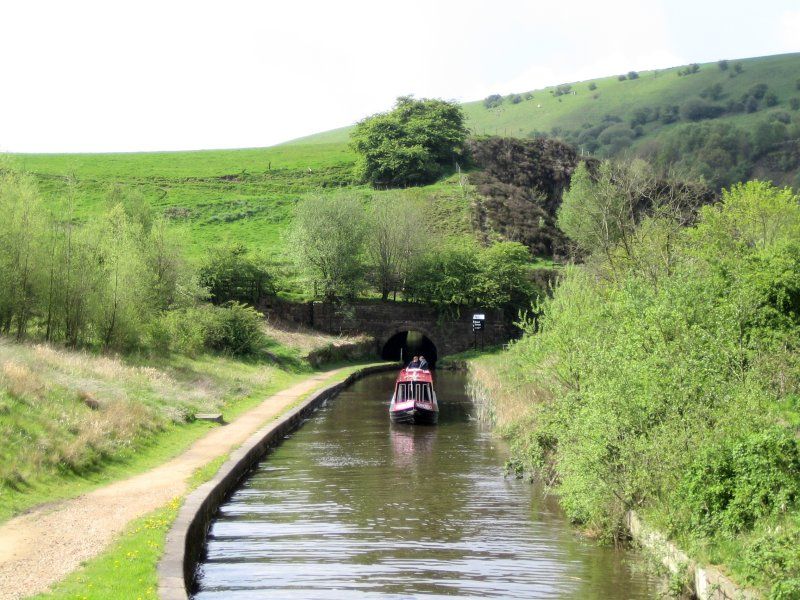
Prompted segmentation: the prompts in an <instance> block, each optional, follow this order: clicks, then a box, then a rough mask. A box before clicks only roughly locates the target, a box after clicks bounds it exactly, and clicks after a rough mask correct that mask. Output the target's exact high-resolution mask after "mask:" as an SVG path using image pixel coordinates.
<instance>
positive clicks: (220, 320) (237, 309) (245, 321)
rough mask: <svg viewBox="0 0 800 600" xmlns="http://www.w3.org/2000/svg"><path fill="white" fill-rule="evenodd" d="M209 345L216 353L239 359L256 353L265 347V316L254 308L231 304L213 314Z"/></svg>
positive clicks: (208, 328)
mask: <svg viewBox="0 0 800 600" xmlns="http://www.w3.org/2000/svg"><path fill="white" fill-rule="evenodd" d="M209 316H210V319H208V321H207V322H206V324H205V332H204V335H205V344H206V346H208V347H209V348H211V349H212V350H216V351H218V352H226V353H229V354H233V355H235V356H243V355H248V354H255V353H257V352H258V351H259V350H261V349H262V348H263V346H264V342H265V338H264V332H263V331H262V330H261V323H262V317H263V315H261V313H259V312H257V311H256V310H255V309H254V308H253V307H251V306H246V305H244V304H240V303H239V302H229V303H227V304H225V305H224V306H222V307H219V308H216V309H213V310H211V311H209Z"/></svg>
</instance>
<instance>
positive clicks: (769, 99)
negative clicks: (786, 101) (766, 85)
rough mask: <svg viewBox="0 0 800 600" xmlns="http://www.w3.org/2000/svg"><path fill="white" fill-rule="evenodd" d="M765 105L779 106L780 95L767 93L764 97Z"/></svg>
mask: <svg viewBox="0 0 800 600" xmlns="http://www.w3.org/2000/svg"><path fill="white" fill-rule="evenodd" d="M764 104H766V105H767V106H770V107H772V106H775V105H776V104H778V95H777V94H776V93H775V92H767V94H766V95H765V96H764Z"/></svg>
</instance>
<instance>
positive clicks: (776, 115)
mask: <svg viewBox="0 0 800 600" xmlns="http://www.w3.org/2000/svg"><path fill="white" fill-rule="evenodd" d="M767 121H770V122H772V121H777V122H778V123H783V124H784V125H788V124H789V123H791V122H792V115H790V114H789V113H788V112H786V111H785V110H776V111H773V112H771V113H769V115H767Z"/></svg>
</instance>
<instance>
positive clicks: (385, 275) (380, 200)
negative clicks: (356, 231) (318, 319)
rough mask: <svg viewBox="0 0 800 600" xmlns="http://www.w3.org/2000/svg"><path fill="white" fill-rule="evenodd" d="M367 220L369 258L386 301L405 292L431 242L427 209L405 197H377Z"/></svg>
mask: <svg viewBox="0 0 800 600" xmlns="http://www.w3.org/2000/svg"><path fill="white" fill-rule="evenodd" d="M372 205H373V206H372V213H371V214H370V215H369V217H368V219H367V221H368V222H367V226H368V230H369V234H368V235H367V236H366V255H367V259H368V266H369V268H370V270H371V271H372V273H373V276H374V281H375V283H376V286H377V287H378V290H379V291H380V293H381V298H382V299H383V300H386V299H388V298H389V294H391V293H393V292H394V293H396V292H398V291H400V290H402V289H403V287H404V285H405V281H406V280H407V279H408V274H409V272H410V271H411V269H412V268H413V266H414V264H415V263H416V261H417V260H419V258H420V256H421V255H422V253H423V250H424V248H425V246H426V244H427V242H428V240H429V231H428V227H427V221H426V219H425V217H424V215H425V207H424V206H423V205H421V204H420V203H416V202H412V201H411V200H409V199H408V197H407V196H405V195H402V194H391V195H386V196H381V197H376V198H375V199H374V201H373V203H372Z"/></svg>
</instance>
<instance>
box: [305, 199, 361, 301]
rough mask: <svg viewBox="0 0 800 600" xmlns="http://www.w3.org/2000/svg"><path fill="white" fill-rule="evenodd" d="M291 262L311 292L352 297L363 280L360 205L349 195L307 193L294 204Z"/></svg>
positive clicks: (325, 297)
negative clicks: (303, 277) (301, 274)
mask: <svg viewBox="0 0 800 600" xmlns="http://www.w3.org/2000/svg"><path fill="white" fill-rule="evenodd" d="M292 227H293V229H292V234H291V236H292V238H291V239H292V246H293V249H294V259H295V264H296V265H297V268H298V270H299V271H300V272H302V273H303V274H304V276H305V278H306V281H307V282H308V283H309V284H310V285H311V286H312V287H313V289H314V291H315V295H316V296H318V297H321V298H324V299H326V300H329V301H335V300H339V299H342V298H353V297H355V296H356V295H357V294H358V292H359V291H360V290H361V289H362V287H363V283H364V275H365V273H364V264H363V260H362V253H363V251H364V241H365V235H366V222H365V218H364V208H363V206H362V204H361V202H360V201H359V200H358V198H356V197H355V196H353V195H349V194H346V193H340V194H337V195H334V196H328V197H326V196H320V195H310V196H306V197H304V198H303V199H301V200H300V201H299V202H298V203H297V206H296V207H295V217H294V223H293V226H292Z"/></svg>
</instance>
